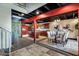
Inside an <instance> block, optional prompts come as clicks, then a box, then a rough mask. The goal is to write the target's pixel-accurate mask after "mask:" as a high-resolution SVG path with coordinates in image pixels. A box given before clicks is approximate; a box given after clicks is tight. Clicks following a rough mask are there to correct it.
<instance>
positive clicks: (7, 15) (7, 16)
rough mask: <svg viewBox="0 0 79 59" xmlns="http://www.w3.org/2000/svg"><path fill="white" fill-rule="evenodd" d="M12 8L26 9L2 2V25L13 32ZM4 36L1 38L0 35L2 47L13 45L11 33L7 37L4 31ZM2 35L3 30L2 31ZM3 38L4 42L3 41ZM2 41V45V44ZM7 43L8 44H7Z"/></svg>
mask: <svg viewBox="0 0 79 59" xmlns="http://www.w3.org/2000/svg"><path fill="white" fill-rule="evenodd" d="M11 9H14V10H17V11H20V12H23V13H26V10H25V9H22V8H20V7H18V6H16V5H14V4H7V3H2V4H1V3H0V27H2V28H5V29H6V30H8V31H10V32H11V25H12V24H11V20H12V19H11ZM3 35H4V37H3V39H1V37H0V49H1V46H2V48H8V47H9V46H10V47H11V34H10V35H9V34H8V37H7V38H6V39H5V33H3ZM0 36H1V31H0ZM1 40H2V42H1ZM1 43H2V45H1ZM5 43H6V44H5Z"/></svg>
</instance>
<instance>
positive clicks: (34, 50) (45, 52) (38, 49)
mask: <svg viewBox="0 0 79 59" xmlns="http://www.w3.org/2000/svg"><path fill="white" fill-rule="evenodd" d="M11 55H12V56H64V55H63V54H61V53H58V52H56V51H53V50H49V49H47V48H45V47H42V46H40V45H37V44H32V45H30V46H27V47H24V48H22V49H18V50H16V51H13V52H11Z"/></svg>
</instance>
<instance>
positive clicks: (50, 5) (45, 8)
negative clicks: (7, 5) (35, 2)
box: [12, 3, 78, 23]
mask: <svg viewBox="0 0 79 59" xmlns="http://www.w3.org/2000/svg"><path fill="white" fill-rule="evenodd" d="M68 4H69V3H47V4H45V5H43V6H41V7H39V8H37V9H35V10H33V11H32V12H30V13H28V14H24V15H21V14H22V13H21V12H18V11H15V10H12V11H13V12H12V14H13V15H18V16H21V17H23V18H25V19H26V18H31V17H33V16H36V15H37V14H36V11H39V12H40V13H39V14H38V15H40V14H43V13H46V12H48V11H50V10H54V9H56V8H59V7H62V6H65V5H68ZM75 17H78V15H77V11H74V12H70V13H66V14H62V15H57V16H54V17H48V18H45V19H43V20H38V21H37V22H38V23H41V22H50V21H53V20H54V19H61V20H63V19H72V18H75Z"/></svg>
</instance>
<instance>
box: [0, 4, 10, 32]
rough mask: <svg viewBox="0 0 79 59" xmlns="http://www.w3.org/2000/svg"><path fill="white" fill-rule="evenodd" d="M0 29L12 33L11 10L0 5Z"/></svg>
mask: <svg viewBox="0 0 79 59" xmlns="http://www.w3.org/2000/svg"><path fill="white" fill-rule="evenodd" d="M0 27H3V28H5V29H7V30H9V31H10V32H11V9H10V7H7V4H6V6H5V5H3V4H0Z"/></svg>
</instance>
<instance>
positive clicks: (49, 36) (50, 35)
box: [47, 31, 55, 43]
mask: <svg viewBox="0 0 79 59" xmlns="http://www.w3.org/2000/svg"><path fill="white" fill-rule="evenodd" d="M47 34H48V42H51V43H52V41H53V40H54V39H55V37H54V35H53V33H52V31H48V32H47Z"/></svg>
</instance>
